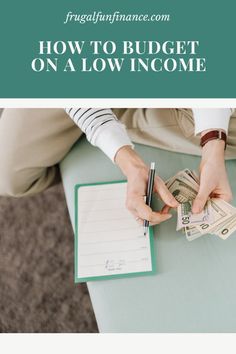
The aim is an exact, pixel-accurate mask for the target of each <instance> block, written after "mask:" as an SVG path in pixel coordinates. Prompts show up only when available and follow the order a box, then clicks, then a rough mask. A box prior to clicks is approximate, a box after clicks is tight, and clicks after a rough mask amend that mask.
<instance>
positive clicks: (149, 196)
mask: <svg viewBox="0 0 236 354" xmlns="http://www.w3.org/2000/svg"><path fill="white" fill-rule="evenodd" d="M154 177H155V162H151V166H150V170H149V174H148V185H147V193H146V204H147V205H148V206H149V207H150V206H151V202H152V192H153V186H154ZM148 227H149V221H148V220H144V222H143V233H144V236H146V234H147V233H148Z"/></svg>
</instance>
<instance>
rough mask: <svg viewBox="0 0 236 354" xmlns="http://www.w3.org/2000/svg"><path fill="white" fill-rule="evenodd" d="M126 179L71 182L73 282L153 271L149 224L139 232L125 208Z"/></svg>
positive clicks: (151, 237) (151, 232) (152, 236)
mask: <svg viewBox="0 0 236 354" xmlns="http://www.w3.org/2000/svg"><path fill="white" fill-rule="evenodd" d="M126 183H127V181H111V182H98V183H90V184H77V185H75V252H74V254H75V259H74V262H75V264H74V265H75V283H81V282H87V281H95V280H104V279H116V278H128V277H136V276H144V275H151V274H155V273H156V259H155V252H154V234H153V228H152V227H149V234H148V235H147V236H143V233H142V227H140V226H138V225H137V223H136V221H135V220H134V218H133V216H132V215H131V214H130V213H129V212H128V211H127V210H126V208H125V198H124V197H125V191H126ZM136 234H137V235H136Z"/></svg>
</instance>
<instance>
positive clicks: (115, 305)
mask: <svg viewBox="0 0 236 354" xmlns="http://www.w3.org/2000/svg"><path fill="white" fill-rule="evenodd" d="M136 150H137V151H138V152H139V153H140V155H141V156H142V157H143V158H144V160H145V161H146V162H147V163H149V162H151V161H156V163H157V171H158V173H159V175H160V176H161V177H162V178H163V179H167V178H168V177H170V176H172V175H174V174H175V173H176V172H177V171H179V170H181V169H184V168H186V167H188V168H190V169H197V168H198V163H199V158H198V157H195V156H190V155H184V154H178V153H172V152H168V151H163V150H160V149H156V148H151V147H147V146H143V145H136ZM60 167H61V174H62V179H63V184H64V189H65V193H66V200H67V204H68V208H69V213H70V217H71V221H72V224H73V226H74V185H75V184H77V183H92V182H98V181H111V180H120V179H123V178H124V177H123V176H122V174H121V172H120V171H119V169H118V168H117V167H116V166H115V165H113V164H112V162H111V161H110V160H109V159H108V158H107V157H106V156H105V155H104V154H103V153H102V152H101V151H100V150H99V149H97V148H94V147H92V146H91V145H90V144H89V143H88V142H87V141H86V140H85V138H84V137H83V138H82V139H80V140H79V141H78V142H77V144H76V145H75V146H74V148H73V149H72V150H71V152H70V153H69V154H68V155H67V156H66V158H65V159H64V160H63V161H62V163H61V166H60ZM227 168H228V171H229V177H230V182H231V186H232V188H233V192H234V194H235V192H236V183H235V176H236V163H235V161H228V162H227ZM234 204H235V203H234ZM175 228H176V216H174V217H173V218H172V219H171V220H170V221H168V222H166V223H163V224H161V225H159V226H156V227H155V228H154V232H155V252H156V257H157V274H156V275H152V276H144V277H137V278H129V279H118V280H105V281H96V282H89V283H88V289H89V293H90V296H91V300H92V304H93V308H94V311H95V315H96V319H97V323H98V327H99V330H100V332H235V331H236V234H235V235H232V236H231V237H230V238H229V239H228V240H226V241H223V240H221V239H219V238H218V237H216V236H212V235H207V236H203V237H201V238H199V239H197V240H195V241H192V242H188V241H187V240H186V239H185V236H184V235H182V234H181V233H177V232H176V231H175ZM75 286H76V285H75Z"/></svg>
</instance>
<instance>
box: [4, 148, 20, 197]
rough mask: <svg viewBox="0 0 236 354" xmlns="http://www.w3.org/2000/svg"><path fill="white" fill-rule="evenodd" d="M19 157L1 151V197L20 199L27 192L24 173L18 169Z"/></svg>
mask: <svg viewBox="0 0 236 354" xmlns="http://www.w3.org/2000/svg"><path fill="white" fill-rule="evenodd" d="M16 159H17V156H14V154H12V153H10V152H7V151H6V150H5V154H4V150H1V153H0V171H1V172H0V195H1V196H9V197H20V196H22V195H23V194H24V192H25V183H24V181H23V178H22V172H21V171H17V169H16Z"/></svg>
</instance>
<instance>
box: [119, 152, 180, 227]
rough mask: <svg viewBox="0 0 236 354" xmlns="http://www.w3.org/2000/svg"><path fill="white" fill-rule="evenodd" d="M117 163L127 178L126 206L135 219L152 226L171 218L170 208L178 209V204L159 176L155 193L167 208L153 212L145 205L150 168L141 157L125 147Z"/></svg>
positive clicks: (156, 178)
mask: <svg viewBox="0 0 236 354" xmlns="http://www.w3.org/2000/svg"><path fill="white" fill-rule="evenodd" d="M115 162H116V164H117V165H118V166H119V167H120V169H121V171H122V172H123V173H124V175H125V176H126V177H127V181H128V185H127V199H126V206H127V208H128V210H129V211H130V212H131V213H132V214H133V215H134V217H135V219H136V220H137V221H138V222H139V223H140V224H142V223H143V221H144V220H148V221H149V222H150V223H151V224H153V225H154V224H159V223H161V222H162V221H165V220H168V219H170V218H171V216H172V215H171V214H170V213H169V209H170V208H176V207H177V206H178V202H177V201H176V199H175V198H174V197H173V196H172V194H171V193H170V192H169V191H168V189H167V187H166V186H165V183H164V182H163V181H162V179H161V178H160V177H159V176H155V181H154V192H156V193H157V194H158V195H159V197H160V198H161V200H162V201H163V202H164V203H165V206H164V207H163V208H162V210H161V211H153V210H152V209H151V208H150V207H149V206H147V205H146V204H145V200H144V197H145V195H146V189H147V183H148V173H149V168H148V167H147V166H146V165H145V163H144V162H143V161H142V159H141V158H140V157H139V155H138V154H137V153H136V152H135V151H134V150H133V149H132V148H131V147H130V146H123V147H122V148H121V149H120V150H119V151H118V152H117V154H116V156H115Z"/></svg>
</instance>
